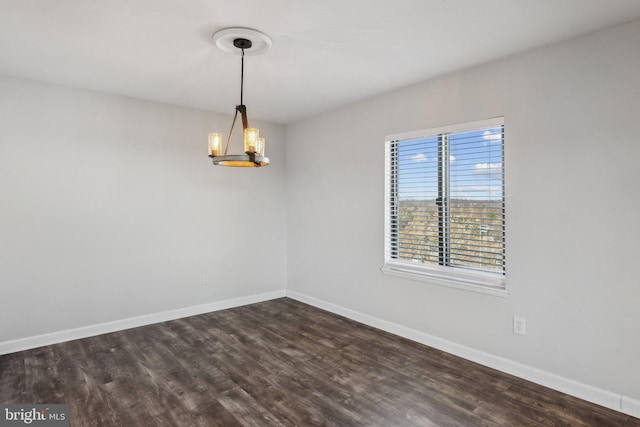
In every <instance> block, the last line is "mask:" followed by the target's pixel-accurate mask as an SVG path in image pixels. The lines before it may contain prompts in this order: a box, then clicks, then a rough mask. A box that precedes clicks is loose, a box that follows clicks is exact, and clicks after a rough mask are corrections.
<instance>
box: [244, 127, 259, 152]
mask: <svg viewBox="0 0 640 427" xmlns="http://www.w3.org/2000/svg"><path fill="white" fill-rule="evenodd" d="M259 137H260V131H259V130H258V129H256V128H246V129H245V130H244V152H245V153H255V152H256V151H258V150H257V144H258V138H259Z"/></svg>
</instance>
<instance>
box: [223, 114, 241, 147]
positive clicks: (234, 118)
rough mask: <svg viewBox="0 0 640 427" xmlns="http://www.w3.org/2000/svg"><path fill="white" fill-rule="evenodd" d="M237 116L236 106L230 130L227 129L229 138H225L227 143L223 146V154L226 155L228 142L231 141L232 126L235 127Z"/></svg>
mask: <svg viewBox="0 0 640 427" xmlns="http://www.w3.org/2000/svg"><path fill="white" fill-rule="evenodd" d="M237 118H238V107H236V113H235V114H234V115H233V122H232V123H231V130H230V131H229V138H227V145H226V146H225V147H224V155H225V156H226V155H227V151H229V144H230V143H231V137H232V136H233V128H234V127H236V119H237Z"/></svg>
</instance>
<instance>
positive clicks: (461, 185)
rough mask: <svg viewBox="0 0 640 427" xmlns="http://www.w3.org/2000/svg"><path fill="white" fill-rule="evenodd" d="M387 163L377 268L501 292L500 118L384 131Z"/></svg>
mask: <svg viewBox="0 0 640 427" xmlns="http://www.w3.org/2000/svg"><path fill="white" fill-rule="evenodd" d="M386 167H387V169H386V200H385V203H386V209H385V211H386V212H385V240H386V241H385V267H384V268H383V271H385V272H387V273H391V274H394V273H395V274H399V275H404V276H410V277H413V278H424V279H427V280H430V281H435V282H438V283H440V284H446V285H452V286H456V287H465V288H473V289H480V290H482V291H487V292H488V293H498V294H500V293H504V289H505V280H504V276H505V209H504V207H505V201H504V120H503V119H502V118H499V119H491V120H485V121H481V122H473V123H466V124H461V125H454V126H447V127H443V128H438V129H429V130H424V131H418V132H411V133H406V134H401V135H394V136H391V137H388V138H387V143H386ZM492 290H493V291H497V292H492ZM501 291H502V292H501Z"/></svg>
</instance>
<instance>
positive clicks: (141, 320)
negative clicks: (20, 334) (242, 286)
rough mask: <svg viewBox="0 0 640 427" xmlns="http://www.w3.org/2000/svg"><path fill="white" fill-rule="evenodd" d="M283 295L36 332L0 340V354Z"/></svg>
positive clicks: (271, 295) (265, 295) (275, 294)
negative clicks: (60, 329) (29, 335)
mask: <svg viewBox="0 0 640 427" xmlns="http://www.w3.org/2000/svg"><path fill="white" fill-rule="evenodd" d="M284 296H285V291H284V289H282V290H278V291H273V292H266V293H263V294H257V295H248V296H244V297H238V298H232V299H227V300H223V301H216V302H211V303H208V304H201V305H195V306H191V307H184V308H178V309H175V310H169V311H163V312H161V313H152V314H145V315H143V316H137V317H130V318H128V319H122V320H115V321H113V322H106V323H100V324H97V325H90V326H83V327H80V328H75V329H68V330H65V331H59V332H52V333H49V334H43V335H36V336H32V337H27V338H21V339H17V340H13V341H5V342H0V355H3V354H9V353H14V352H16V351H23V350H30V349H32V348H37V347H42V346H45V345H51V344H58V343H61V342H65V341H71V340H76V339H80V338H87V337H92V336H96V335H101V334H106V333H109V332H116V331H122V330H125V329H131V328H137V327H138V326H145V325H150V324H153V323H159V322H166V321H168V320H175V319H181V318H183V317H189V316H196V315H198V314H204V313H210V312H212V311H219V310H226V309H228V308H234V307H240V306H242V305H247V304H253V303H256V302H262V301H268V300H272V299H276V298H282V297H284Z"/></svg>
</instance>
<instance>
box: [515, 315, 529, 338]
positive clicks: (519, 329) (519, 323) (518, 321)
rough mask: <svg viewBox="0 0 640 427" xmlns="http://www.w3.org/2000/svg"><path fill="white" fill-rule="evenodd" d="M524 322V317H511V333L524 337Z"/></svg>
mask: <svg viewBox="0 0 640 427" xmlns="http://www.w3.org/2000/svg"><path fill="white" fill-rule="evenodd" d="M525 322H526V320H525V318H524V317H518V316H513V333H514V334H518V335H526V329H525V328H526V323H525Z"/></svg>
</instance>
